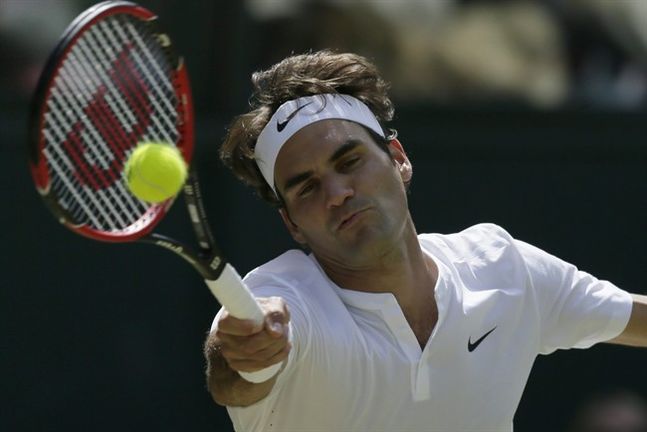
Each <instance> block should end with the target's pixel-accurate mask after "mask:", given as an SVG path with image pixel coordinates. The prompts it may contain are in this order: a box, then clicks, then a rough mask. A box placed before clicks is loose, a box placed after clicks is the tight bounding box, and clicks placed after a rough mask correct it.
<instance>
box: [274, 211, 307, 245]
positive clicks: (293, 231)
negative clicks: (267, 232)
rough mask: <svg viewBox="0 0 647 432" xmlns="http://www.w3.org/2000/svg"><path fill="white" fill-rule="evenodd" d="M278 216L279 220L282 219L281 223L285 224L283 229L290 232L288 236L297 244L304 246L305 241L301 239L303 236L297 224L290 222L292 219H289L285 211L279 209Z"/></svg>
mask: <svg viewBox="0 0 647 432" xmlns="http://www.w3.org/2000/svg"><path fill="white" fill-rule="evenodd" d="M279 214H280V215H281V219H283V223H284V224H285V227H286V228H287V229H288V231H289V232H290V235H291V236H292V238H293V239H294V241H296V242H297V243H299V244H302V245H305V244H306V240H305V238H303V235H302V234H301V231H300V230H299V227H298V226H297V224H295V223H294V222H292V219H291V218H290V215H289V214H288V212H287V210H286V209H285V208H284V207H282V208H280V209H279Z"/></svg>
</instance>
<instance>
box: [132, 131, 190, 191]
mask: <svg viewBox="0 0 647 432" xmlns="http://www.w3.org/2000/svg"><path fill="white" fill-rule="evenodd" d="M186 176H187V166H186V163H185V162H184V158H183V157H182V155H181V154H180V152H179V150H178V149H177V148H175V147H174V146H172V145H170V144H165V143H162V142H143V143H140V144H139V145H138V146H137V148H135V150H134V151H133V152H132V154H131V155H130V157H129V158H128V161H127V162H126V165H125V166H124V178H125V180H126V184H127V185H128V189H129V190H130V192H132V194H133V195H135V196H136V197H137V198H139V199H140V200H142V201H147V202H150V203H160V202H163V201H166V200H167V199H169V198H172V197H174V196H175V195H177V193H178V192H179V191H180V189H182V185H183V184H184V182H185V180H186Z"/></svg>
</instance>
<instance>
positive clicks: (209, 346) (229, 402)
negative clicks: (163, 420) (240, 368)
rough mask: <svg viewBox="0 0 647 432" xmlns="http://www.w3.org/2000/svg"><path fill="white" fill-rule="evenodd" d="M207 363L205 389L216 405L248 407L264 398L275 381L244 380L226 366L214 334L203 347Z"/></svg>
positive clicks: (274, 378)
mask: <svg viewBox="0 0 647 432" xmlns="http://www.w3.org/2000/svg"><path fill="white" fill-rule="evenodd" d="M204 354H205V358H206V361H207V370H206V375H207V387H208V389H209V393H211V397H212V398H213V400H214V401H215V402H216V403H217V404H218V405H223V406H243V407H244V406H249V405H252V404H253V403H256V402H258V401H260V400H261V399H263V398H264V397H266V396H267V395H268V394H269V393H270V391H271V390H272V387H273V386H274V382H275V381H276V376H274V377H272V378H271V379H269V380H267V381H265V382H262V383H257V384H255V383H251V382H249V381H246V380H244V379H243V378H242V377H241V376H240V375H239V374H238V372H236V371H235V370H233V369H232V368H231V367H229V365H228V364H227V361H226V360H225V359H224V357H223V356H222V354H221V353H220V350H219V343H218V340H217V339H216V338H215V333H214V334H212V335H210V337H209V338H208V339H207V341H206V343H205V347H204Z"/></svg>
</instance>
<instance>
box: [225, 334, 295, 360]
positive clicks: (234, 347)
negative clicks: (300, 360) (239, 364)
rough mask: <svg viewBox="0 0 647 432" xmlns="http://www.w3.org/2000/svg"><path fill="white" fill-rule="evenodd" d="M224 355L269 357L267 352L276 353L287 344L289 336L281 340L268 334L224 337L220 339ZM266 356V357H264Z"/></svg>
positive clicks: (239, 357)
mask: <svg viewBox="0 0 647 432" xmlns="http://www.w3.org/2000/svg"><path fill="white" fill-rule="evenodd" d="M220 342H221V347H222V350H223V355H225V356H227V357H230V358H237V359H242V358H252V357H257V356H260V357H261V358H266V357H269V356H268V355H267V354H263V353H267V352H270V351H271V352H276V351H279V350H280V349H282V348H283V346H284V345H285V344H286V343H287V336H286V337H284V338H280V339H274V338H270V337H268V335H267V334H266V333H259V334H257V335H254V336H249V337H243V336H231V335H222V337H221V338H220ZM263 356H264V357H263Z"/></svg>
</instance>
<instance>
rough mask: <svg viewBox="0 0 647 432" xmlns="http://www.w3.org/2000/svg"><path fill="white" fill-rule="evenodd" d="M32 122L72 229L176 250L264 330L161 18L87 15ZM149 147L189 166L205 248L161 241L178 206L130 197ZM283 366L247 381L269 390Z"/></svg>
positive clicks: (40, 181) (130, 7)
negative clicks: (234, 257) (217, 217)
mask: <svg viewBox="0 0 647 432" xmlns="http://www.w3.org/2000/svg"><path fill="white" fill-rule="evenodd" d="M30 121H31V125H30V131H29V132H30V140H29V159H30V168H31V173H32V177H33V180H34V183H35V185H36V189H37V190H38V193H39V194H40V196H41V197H42V198H43V200H44V201H45V204H46V205H47V207H48V208H49V209H50V210H51V212H52V213H53V214H54V215H55V217H56V218H57V219H58V220H59V221H60V222H61V223H62V224H63V225H65V226H66V227H67V228H69V229H70V230H72V231H74V232H75V233H77V234H80V235H83V236H85V237H88V238H90V239H93V240H99V241H105V242H134V241H136V242H143V243H151V244H154V245H157V246H161V247H163V248H165V249H168V250H170V251H172V252H174V253H175V254H177V255H178V256H180V257H182V258H183V259H184V260H185V261H187V262H189V263H190V264H191V265H192V266H193V268H195V269H196V270H197V271H198V272H199V273H200V275H202V277H203V278H204V279H205V281H206V283H207V286H208V287H209V289H210V290H211V292H212V293H213V295H214V296H215V297H216V298H217V300H218V301H219V302H220V304H222V305H223V306H224V307H225V308H226V309H227V310H228V311H229V313H230V314H231V315H233V316H235V317H237V318H241V319H252V320H255V321H257V322H259V323H260V322H262V320H263V313H262V311H261V309H260V307H259V305H258V303H257V302H256V301H255V299H254V297H253V296H252V294H251V292H250V291H249V289H248V288H247V287H246V286H245V285H244V283H243V282H242V280H241V278H240V276H239V275H238V273H237V272H236V270H235V269H234V267H233V266H231V264H229V263H228V262H227V261H226V259H225V258H224V256H223V255H222V253H221V252H220V250H219V249H218V247H217V246H216V243H215V241H214V239H213V236H212V233H211V230H210V228H209V223H208V221H207V217H206V214H205V210H204V205H203V203H202V196H201V189H200V185H199V183H198V178H197V174H196V171H195V168H193V167H191V165H190V162H191V158H192V155H193V108H192V100H191V91H190V86H189V76H188V73H187V70H186V66H185V64H184V62H183V60H182V58H181V57H179V56H178V55H177V54H176V52H175V50H174V47H173V44H172V41H171V39H170V38H169V36H168V35H167V34H166V33H164V32H162V31H161V29H160V27H159V23H158V20H157V16H156V15H155V14H153V13H152V12H151V11H149V10H147V9H145V8H143V7H141V6H139V5H136V4H134V3H131V2H125V1H107V2H103V3H99V4H97V5H95V6H93V7H91V8H89V9H87V10H86V11H85V12H83V13H82V14H80V15H79V16H78V17H77V18H76V19H75V20H74V21H73V22H72V23H71V24H70V25H69V27H68V28H67V29H66V31H65V32H64V33H63V35H62V37H61V39H60V41H59V43H58V45H57V46H56V48H55V49H54V51H53V52H52V53H51V55H50V57H49V59H48V61H47V63H46V66H45V68H44V70H43V72H42V75H41V77H40V81H39V83H38V86H37V88H36V93H35V95H34V100H33V106H32V113H31V119H30ZM142 141H163V142H167V143H170V144H171V145H174V146H176V147H177V148H178V150H179V151H180V153H181V154H182V156H183V157H184V159H185V161H186V162H187V164H189V174H188V178H187V182H186V183H185V185H184V188H183V191H184V193H183V195H184V198H185V201H186V204H187V208H188V212H189V216H190V219H191V223H192V226H193V228H194V231H195V235H196V238H197V244H198V246H197V248H195V249H194V248H191V247H189V246H188V245H187V244H185V243H182V242H179V241H177V240H175V239H172V238H170V237H167V236H164V235H161V234H158V233H154V232H153V229H154V228H155V227H156V225H157V224H158V223H159V222H160V221H161V220H162V219H163V218H164V216H165V215H166V214H167V212H168V211H169V209H170V207H171V205H172V204H173V202H174V200H175V197H174V198H171V199H169V200H167V201H165V202H163V203H159V204H150V203H147V202H143V201H140V200H139V199H137V198H136V197H135V196H134V195H132V194H131V193H130V192H129V190H128V188H127V186H126V183H125V181H124V178H123V174H122V171H123V167H124V165H125V163H126V161H127V160H128V157H129V156H130V154H131V153H132V151H133V150H134V149H135V147H136V146H137V144H138V143H139V142H142ZM279 366H280V365H279V364H277V365H274V366H273V367H272V368H268V369H266V370H264V371H259V372H255V373H253V374H243V376H244V377H245V378H246V379H249V380H250V381H262V380H264V379H267V378H268V377H269V376H272V375H273V374H274V373H275V372H276V370H277V369H278V367H279ZM260 372H262V373H260Z"/></svg>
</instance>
